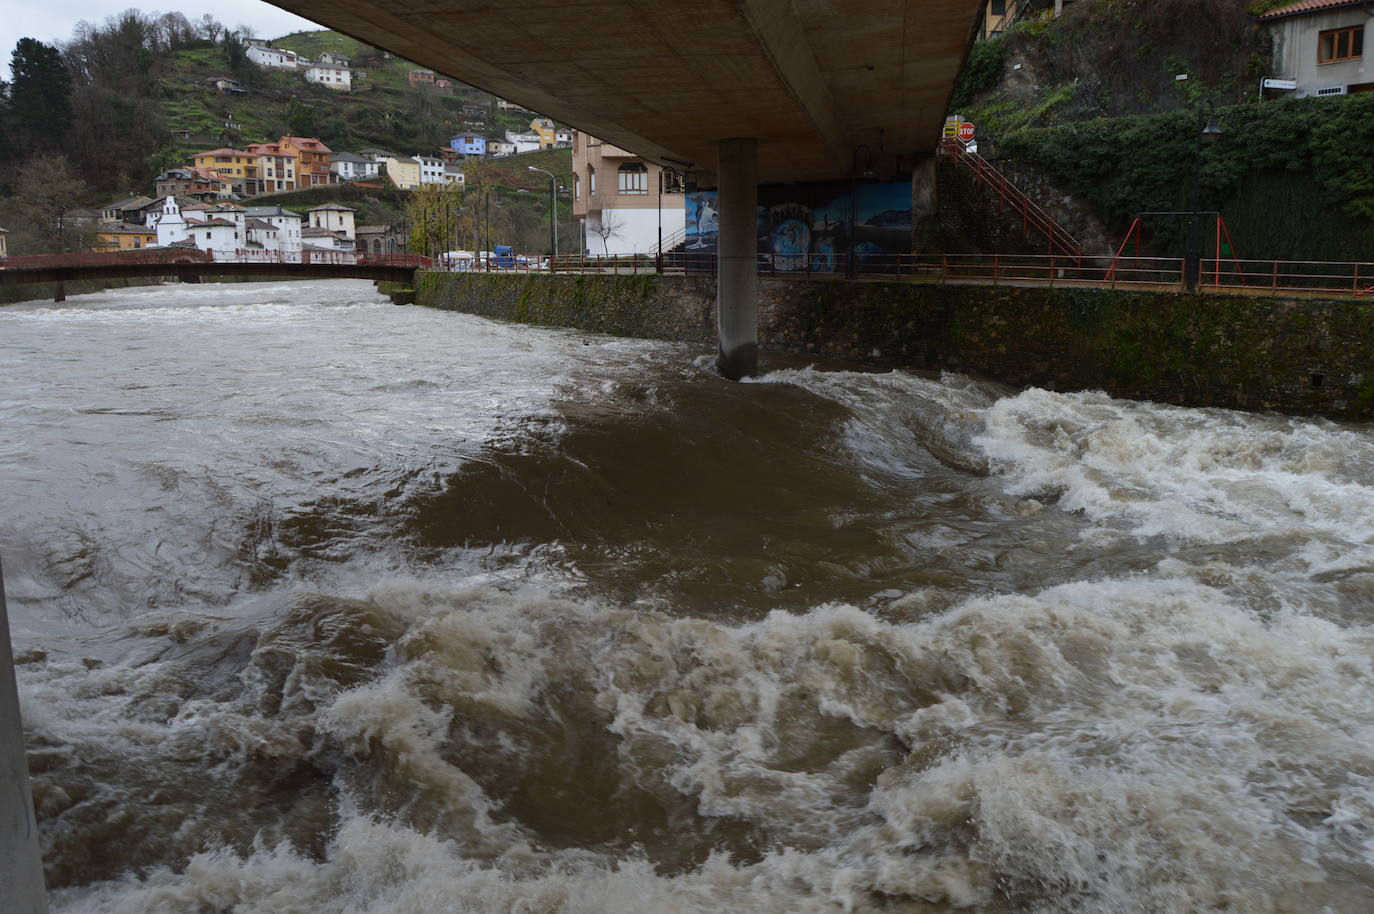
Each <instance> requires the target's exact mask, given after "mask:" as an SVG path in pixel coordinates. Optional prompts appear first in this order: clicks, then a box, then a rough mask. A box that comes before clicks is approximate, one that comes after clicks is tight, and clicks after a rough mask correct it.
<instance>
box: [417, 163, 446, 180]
mask: <svg viewBox="0 0 1374 914" xmlns="http://www.w3.org/2000/svg"><path fill="white" fill-rule="evenodd" d="M415 161H417V162H419V163H420V183H421V184H446V183H448V182H446V181H445V180H444V160H443V159H436V158H431V157H429V156H415Z"/></svg>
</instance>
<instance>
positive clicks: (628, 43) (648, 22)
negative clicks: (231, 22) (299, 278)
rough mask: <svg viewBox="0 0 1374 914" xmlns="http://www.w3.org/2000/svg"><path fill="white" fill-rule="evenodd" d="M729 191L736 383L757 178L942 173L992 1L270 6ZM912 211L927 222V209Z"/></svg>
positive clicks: (290, 2)
mask: <svg viewBox="0 0 1374 914" xmlns="http://www.w3.org/2000/svg"><path fill="white" fill-rule="evenodd" d="M271 2H272V3H274V4H275V5H277V6H280V7H282V8H283V9H287V10H290V11H291V12H294V13H297V14H299V15H301V16H304V17H305V18H307V19H311V20H313V21H315V22H319V23H323V24H324V25H327V26H329V27H331V28H334V29H337V30H339V31H341V32H345V33H347V34H350V35H353V36H354V37H356V38H360V39H362V40H364V41H367V42H369V43H371V44H373V45H376V46H378V47H381V48H385V49H386V50H389V51H392V52H393V53H395V54H398V55H400V56H402V57H404V58H406V59H408V60H413V61H415V62H416V63H419V64H422V65H424V66H427V67H430V68H432V69H434V70H435V71H437V72H439V73H443V74H446V75H449V76H453V77H456V78H457V79H460V80H462V81H463V82H466V83H470V84H471V85H474V86H477V87H479V88H482V89H486V90H487V91H489V92H492V93H494V94H495V95H498V96H500V97H502V98H504V99H507V100H508V101H513V102H516V103H518V104H521V105H524V106H525V107H527V108H530V109H531V110H533V111H537V112H539V113H540V114H543V115H547V116H549V117H553V118H556V119H557V120H560V121H563V122H564V123H567V124H570V125H572V126H573V127H576V128H577V129H579V130H581V131H583V132H585V133H587V134H590V135H592V136H595V137H599V138H600V139H602V140H606V141H608V142H611V143H614V144H615V145H617V146H620V147H622V148H624V149H628V150H630V151H631V152H634V153H635V154H637V155H639V156H642V157H644V158H646V159H650V160H653V161H656V162H659V163H660V164H662V165H666V166H669V167H672V168H675V169H676V170H678V171H684V172H688V173H690V174H692V175H693V176H694V177H695V178H696V179H697V180H698V182H699V183H701V184H704V185H707V186H711V185H714V186H716V187H717V188H718V189H719V195H718V197H717V202H718V206H719V225H720V231H719V235H718V242H717V257H718V258H719V261H720V262H719V269H718V275H719V281H718V284H717V326H718V328H719V333H720V358H719V360H718V363H717V364H718V366H719V368H720V370H721V373H722V374H724V375H726V376H727V377H730V378H739V377H742V376H744V375H749V374H754V373H755V371H756V369H757V349H758V346H757V341H758V332H757V323H758V322H757V318H756V314H757V307H756V295H757V293H756V270H755V265H756V263H757V248H756V244H757V232H756V231H755V228H754V226H755V212H756V209H757V203H758V193H757V187H758V184H760V183H778V182H790V181H822V180H833V179H836V178H846V177H852V176H854V175H855V173H856V172H859V171H865V172H866V171H868V170H870V169H871V170H873V171H875V172H876V173H877V174H878V175H880V176H882V175H888V176H890V175H892V174H895V173H897V172H900V171H905V170H908V169H909V170H911V172H912V175H913V187H917V186H920V187H931V186H933V183H934V182H933V181H930V180H928V179H921V178H918V177H917V175H918V173H920V172H921V171H922V170H923V169H924V170H925V171H926V172H929V171H930V169H932V168H933V164H932V163H933V157H932V156H931V155H930V153H931V152H932V151H933V150H934V148H935V147H936V145H937V143H938V142H939V138H940V133H941V130H940V128H941V124H942V123H943V120H944V115H945V109H946V106H947V104H948V101H949V94H950V91H951V89H952V87H953V84H954V79H955V77H956V76H957V75H958V72H959V68H960V66H961V65H962V63H963V60H964V57H965V55H966V54H967V51H968V48H969V46H970V44H971V43H972V41H973V37H974V31H975V28H976V24H977V20H978V15H979V13H980V12H981V9H982V7H983V2H982V0H601V2H596V0H591V2H579V0H570V2H569V0H502V2H500V3H497V2H493V0H419V2H416V0H271ZM927 208H928V207H927V205H926V204H925V202H924V201H916V200H914V199H913V210H916V209H920V210H922V211H925V210H926V209H927Z"/></svg>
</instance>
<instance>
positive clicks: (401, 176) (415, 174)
mask: <svg viewBox="0 0 1374 914" xmlns="http://www.w3.org/2000/svg"><path fill="white" fill-rule="evenodd" d="M386 176H387V177H388V178H390V179H391V180H392V182H393V183H394V184H395V185H396V186H397V187H399V188H400V189H401V190H414V189H415V188H417V187H419V186H420V163H419V162H418V161H416V160H415V159H398V158H395V157H392V158H389V159H387V160H386Z"/></svg>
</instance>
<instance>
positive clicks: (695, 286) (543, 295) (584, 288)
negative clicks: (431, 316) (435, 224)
mask: <svg viewBox="0 0 1374 914" xmlns="http://www.w3.org/2000/svg"><path fill="white" fill-rule="evenodd" d="M715 289H716V285H715V279H714V278H713V277H701V278H698V277H684V276H658V275H655V274H652V273H645V274H640V275H637V276H636V275H626V274H619V275H604V276H575V275H569V274H563V275H549V274H547V273H542V274H541V273H524V274H510V273H417V274H416V276H415V301H416V304H420V305H428V306H430V307H435V308H444V309H447V310H451V311H463V312H466V313H468V314H480V315H483V316H484V317H494V318H497V319H500V320H508V321H519V322H520V323H524V324H540V325H543V326H546V327H576V328H579V329H581V330H592V331H596V332H599V333H611V334H615V335H616V336H630V337H639V338H643V339H660V340H699V341H702V342H705V341H709V340H714V339H715V318H714V312H715V294H716V292H715Z"/></svg>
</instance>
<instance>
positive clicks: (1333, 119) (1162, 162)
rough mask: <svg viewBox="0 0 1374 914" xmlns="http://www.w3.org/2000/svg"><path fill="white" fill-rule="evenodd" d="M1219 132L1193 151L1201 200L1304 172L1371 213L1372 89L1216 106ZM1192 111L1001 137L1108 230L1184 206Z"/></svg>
mask: <svg viewBox="0 0 1374 914" xmlns="http://www.w3.org/2000/svg"><path fill="white" fill-rule="evenodd" d="M1216 115H1217V122H1218V124H1219V126H1220V127H1221V129H1222V131H1223V136H1222V137H1221V138H1220V139H1219V140H1217V141H1216V142H1215V143H1213V144H1211V145H1209V146H1206V147H1204V148H1202V150H1201V171H1200V185H1201V203H1202V206H1203V208H1204V209H1212V208H1217V207H1222V206H1224V204H1225V203H1226V202H1227V201H1228V200H1230V199H1233V198H1234V197H1236V196H1237V195H1238V193H1239V192H1240V191H1242V190H1243V189H1244V187H1245V184H1246V182H1247V179H1251V178H1253V177H1254V176H1255V175H1258V174H1262V173H1263V174H1273V173H1290V174H1293V175H1304V176H1310V177H1311V178H1312V179H1314V181H1315V187H1316V188H1317V193H1318V194H1319V199H1315V200H1312V201H1311V203H1312V205H1313V206H1314V207H1315V206H1320V207H1326V208H1338V209H1340V210H1343V211H1344V213H1345V214H1346V215H1348V216H1352V217H1356V218H1357V219H1361V220H1374V156H1371V155H1370V152H1369V150H1370V149H1374V93H1371V94H1359V95H1351V96H1346V97H1343V98H1336V99H1315V98H1311V99H1292V100H1287V101H1272V102H1264V103H1262V104H1247V105H1236V106H1234V107H1230V108H1224V109H1219V110H1218V111H1217V112H1216ZM1201 118H1202V114H1201V110H1200V109H1199V110H1197V111H1181V112H1180V111H1176V112H1170V113H1167V114H1156V115H1147V116H1141V117H1129V118H1111V119H1107V118H1103V119H1098V120H1092V121H1082V122H1078V123H1073V124H1068V125H1065V126H1062V127H1054V128H1044V129H1027V130H1019V131H1015V132H1013V133H1010V134H1008V135H1006V136H1004V137H1003V138H1002V139H1001V141H1000V144H999V147H998V154H999V157H1000V158H1010V159H1014V160H1018V161H1022V162H1024V163H1026V164H1028V165H1030V166H1032V167H1033V168H1035V169H1036V170H1038V171H1041V172H1043V173H1045V174H1047V175H1049V176H1050V177H1052V178H1053V179H1054V180H1055V181H1056V182H1057V183H1058V184H1059V185H1060V186H1061V187H1063V189H1064V190H1065V191H1067V192H1069V193H1071V194H1073V195H1074V196H1076V197H1077V198H1079V199H1080V200H1083V201H1084V202H1086V203H1088V204H1089V205H1090V206H1091V207H1092V208H1093V209H1095V210H1096V211H1097V213H1098V214H1099V215H1100V216H1101V217H1102V218H1103V219H1104V221H1105V222H1106V223H1107V224H1108V225H1109V226H1112V227H1118V226H1123V225H1124V224H1126V223H1128V222H1129V220H1130V218H1131V216H1132V215H1133V214H1135V213H1138V212H1144V211H1158V210H1179V209H1186V208H1189V207H1190V206H1191V195H1192V185H1193V174H1194V167H1195V162H1197V161H1198V155H1199V153H1198V134H1199V132H1200V127H1201V125H1202V120H1201Z"/></svg>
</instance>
